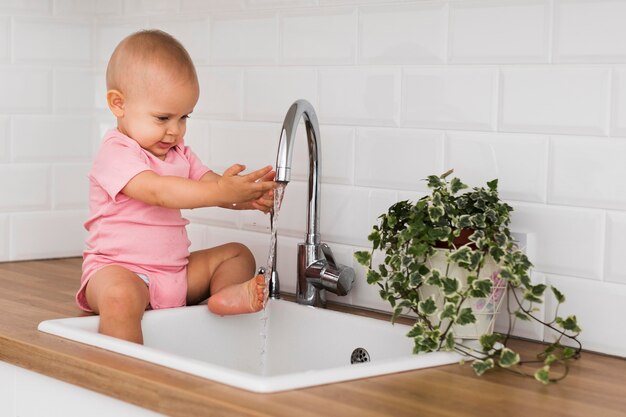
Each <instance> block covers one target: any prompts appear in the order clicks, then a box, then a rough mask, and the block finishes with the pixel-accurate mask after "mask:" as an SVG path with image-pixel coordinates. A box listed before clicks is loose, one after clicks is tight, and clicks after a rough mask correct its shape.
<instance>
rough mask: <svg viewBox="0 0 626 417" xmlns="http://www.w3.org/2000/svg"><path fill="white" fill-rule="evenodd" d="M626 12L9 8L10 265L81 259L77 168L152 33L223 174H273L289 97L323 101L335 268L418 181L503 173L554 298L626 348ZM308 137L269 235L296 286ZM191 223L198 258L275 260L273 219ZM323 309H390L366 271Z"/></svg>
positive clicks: (131, 0) (5, 219) (4, 125)
mask: <svg viewBox="0 0 626 417" xmlns="http://www.w3.org/2000/svg"><path fill="white" fill-rule="evenodd" d="M624 20H626V1H614V0H612V1H609V0H606V1H605V0H586V1H585V0H575V1H574V0H513V1H507V2H503V1H501V0H476V1H458V0H450V1H446V0H439V1H437V0H433V1H385V0H291V1H277V0H237V1H234V0H212V1H205V0H160V1H140V0H113V1H112V0H81V1H79V0H31V1H28V2H21V1H8V0H7V1H1V2H0V189H1V190H2V198H0V261H11V260H21V259H37V258H51V257H59V256H78V255H80V253H81V251H82V247H83V241H84V238H85V232H84V230H83V229H82V223H83V221H84V220H85V218H86V216H87V191H86V190H87V180H86V173H87V171H88V169H89V166H90V161H91V158H92V156H93V154H94V152H95V150H96V149H97V147H98V143H99V141H100V137H101V136H102V133H103V131H104V130H106V129H107V128H109V127H111V126H112V125H113V120H112V118H111V116H110V115H109V113H108V110H107V109H106V106H105V91H104V90H105V87H104V70H105V66H106V62H107V60H108V58H109V56H110V54H111V52H112V51H113V48H114V47H115V45H116V44H117V43H118V42H119V41H120V40H121V39H122V38H123V37H125V36H126V35H128V34H130V33H132V32H134V31H136V30H139V29H142V28H149V27H150V28H152V27H156V28H160V29H163V30H166V31H168V32H170V33H172V34H174V35H175V36H176V37H178V38H179V39H180V40H181V42H182V43H183V44H184V45H185V46H186V47H187V48H188V49H189V51H190V53H191V55H192V57H193V58H194V61H195V62H196V64H197V69H198V74H199V78H200V83H201V88H202V93H201V98H200V100H199V102H198V105H197V108H196V109H195V111H194V114H193V116H192V118H191V120H190V121H189V132H188V138H187V142H188V143H189V144H190V145H192V147H193V148H194V150H195V151H196V153H197V154H198V155H199V156H200V157H201V158H202V159H203V160H204V161H205V162H206V163H207V164H208V165H209V166H210V167H211V168H213V169H215V170H217V171H221V170H223V169H225V168H226V167H228V166H229V165H230V164H232V163H235V162H239V163H245V164H247V165H248V166H249V168H256V167H260V166H263V165H266V164H273V163H274V160H275V151H276V147H277V143H278V135H279V132H280V127H281V123H282V118H283V117H284V114H285V112H286V111H287V108H288V107H289V105H290V104H291V103H292V102H293V101H294V100H295V99H298V98H305V99H307V100H309V101H310V102H311V103H312V104H313V105H314V107H315V108H316V109H317V112H318V116H319V120H320V124H321V143H322V182H323V184H322V213H321V228H322V239H323V240H324V241H326V242H328V243H329V244H330V245H331V246H332V248H333V250H334V252H335V254H336V256H337V258H338V260H339V261H340V262H343V263H347V264H351V265H353V264H355V262H354V261H353V259H352V253H353V251H354V250H358V249H363V248H365V247H366V246H367V240H366V236H367V235H368V234H369V231H370V229H371V226H372V225H373V224H374V222H375V221H376V218H377V217H378V215H379V214H381V213H382V212H383V211H385V210H386V208H387V207H388V206H389V205H391V204H393V203H394V202H396V201H398V200H400V199H416V198H418V197H419V196H420V195H422V194H421V193H423V192H425V191H426V188H425V183H424V182H423V181H420V180H421V179H422V178H424V177H425V176H427V175H429V174H437V173H442V172H444V171H445V170H447V169H449V168H454V169H455V170H456V173H457V174H458V175H459V176H461V177H462V178H463V179H464V180H465V181H466V182H468V183H470V184H471V185H478V184H484V182H485V181H487V180H490V179H493V178H496V177H497V178H499V179H500V184H499V185H500V190H501V194H502V196H503V197H504V198H506V199H507V200H508V201H510V203H511V205H512V206H513V207H514V208H515V213H514V215H513V226H512V228H513V230H514V231H516V232H519V233H524V234H526V237H527V243H528V253H529V255H530V257H531V259H532V261H533V262H534V263H535V265H536V267H535V271H536V273H535V275H536V279H539V280H543V281H545V282H547V283H555V284H558V286H559V287H560V288H563V290H564V291H565V292H566V294H567V295H568V303H567V304H566V305H565V306H564V307H563V309H562V312H575V313H576V314H577V315H578V316H579V321H580V323H581V324H582V326H583V327H584V329H585V332H584V333H583V334H582V340H583V342H584V343H585V345H586V347H587V348H589V349H592V350H599V351H602V352H607V353H614V354H618V355H622V356H626V330H624V328H623V326H621V325H620V323H619V322H618V321H617V320H616V319H612V318H611V317H623V316H624V315H626V307H625V306H626V272H624V271H625V270H626V262H625V261H624V258H625V257H624V251H625V250H626V238H624V236H625V235H626V168H624V166H625V165H624V162H623V161H624V155H626V112H624V103H626V77H625V74H626V43H625V42H624V41H623V40H624V39H626V26H624V25H623V22H624ZM299 130H300V131H299V132H298V135H299V136H300V138H299V139H298V141H299V142H298V144H297V149H296V152H295V155H294V167H293V173H294V180H293V181H292V183H291V184H290V185H289V186H288V188H287V193H286V197H285V204H284V206H283V212H282V215H281V219H280V229H279V236H280V237H279V245H278V247H279V257H278V259H279V262H278V265H279V271H280V274H281V276H282V282H281V286H282V289H283V290H285V291H289V292H293V291H295V278H294V275H295V259H296V244H297V243H298V242H299V241H300V240H302V238H303V234H304V227H305V223H306V219H305V215H306V203H307V202H306V199H307V197H306V192H307V191H306V176H307V170H306V161H307V156H306V146H305V140H304V138H305V133H304V129H303V127H302V126H301V128H300V129H299ZM185 213H186V215H187V217H189V218H190V219H191V220H192V224H191V225H190V226H189V235H190V237H191V240H192V242H193V243H192V248H193V249H199V248H202V247H205V246H210V245H217V244H220V243H224V242H227V241H231V240H234V241H242V242H244V243H246V244H247V245H248V246H250V247H251V249H252V250H253V252H254V253H255V256H256V257H257V260H258V261H259V263H262V262H264V261H265V259H266V252H267V249H268V244H269V234H268V228H269V220H268V218H267V216H263V215H261V214H259V213H252V212H234V211H227V210H221V209H215V208H209V209H200V210H190V211H186V212H185ZM354 266H355V267H356V265H354ZM333 298H336V299H338V300H339V301H342V302H347V303H351V304H355V305H361V306H367V307H372V308H385V307H386V306H385V304H384V303H382V302H381V301H380V300H379V299H378V295H377V289H376V288H375V287H370V286H368V285H367V284H366V282H365V279H364V274H363V271H362V270H361V269H360V268H357V282H356V283H355V286H354V288H353V290H352V292H351V293H350V294H349V295H348V296H347V297H344V298H338V297H333ZM548 311H549V309H548V310H546V312H548ZM520 333H521V334H524V335H530V336H531V337H536V338H541V337H543V334H542V333H538V332H537V331H536V329H533V328H530V327H529V328H527V329H521V330H520ZM545 337H547V338H549V337H550V335H546V336H545Z"/></svg>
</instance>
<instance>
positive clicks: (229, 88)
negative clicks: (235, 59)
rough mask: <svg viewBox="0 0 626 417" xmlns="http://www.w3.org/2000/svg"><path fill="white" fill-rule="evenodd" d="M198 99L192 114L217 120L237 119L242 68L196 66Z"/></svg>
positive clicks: (241, 93) (240, 103)
mask: <svg viewBox="0 0 626 417" xmlns="http://www.w3.org/2000/svg"><path fill="white" fill-rule="evenodd" d="M198 81H199V82H200V99H199V100H198V104H197V105H196V108H195V109H194V114H203V115H208V116H211V117H212V118H215V119H218V120H239V119H241V114H242V108H243V103H242V101H243V70H242V69H241V68H229V67H204V68H198Z"/></svg>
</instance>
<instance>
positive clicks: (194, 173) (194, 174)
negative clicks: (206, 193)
mask: <svg viewBox="0 0 626 417" xmlns="http://www.w3.org/2000/svg"><path fill="white" fill-rule="evenodd" d="M183 153H184V155H185V158H187V160H188V161H189V164H190V169H189V178H190V179H192V180H196V181H197V180H199V179H200V178H202V176H203V175H204V174H206V173H207V172H210V171H211V170H210V169H209V168H207V167H206V166H205V165H204V164H203V163H202V161H200V158H198V157H197V156H196V154H195V153H193V151H192V150H191V148H190V147H189V146H185V147H184V150H183Z"/></svg>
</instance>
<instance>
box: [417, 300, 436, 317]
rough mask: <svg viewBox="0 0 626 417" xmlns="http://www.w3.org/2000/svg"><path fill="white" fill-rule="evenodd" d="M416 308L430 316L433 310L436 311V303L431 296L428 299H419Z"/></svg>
mask: <svg viewBox="0 0 626 417" xmlns="http://www.w3.org/2000/svg"><path fill="white" fill-rule="evenodd" d="M417 309H418V311H419V312H420V313H422V314H425V315H427V316H430V315H431V314H433V313H434V312H435V311H437V305H436V304H435V299H434V298H433V297H432V296H431V297H428V299H426V300H424V301H421V302H420V303H419V304H418V305H417Z"/></svg>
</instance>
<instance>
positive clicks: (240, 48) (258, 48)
mask: <svg viewBox="0 0 626 417" xmlns="http://www.w3.org/2000/svg"><path fill="white" fill-rule="evenodd" d="M210 40H211V63H212V64H217V65H230V64H239V65H245V64H258V65H271V64H275V63H276V60H277V54H278V16H277V14H276V13H267V12H259V13H246V14H237V15H226V14H223V15H214V16H212V18H211V36H210Z"/></svg>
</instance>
